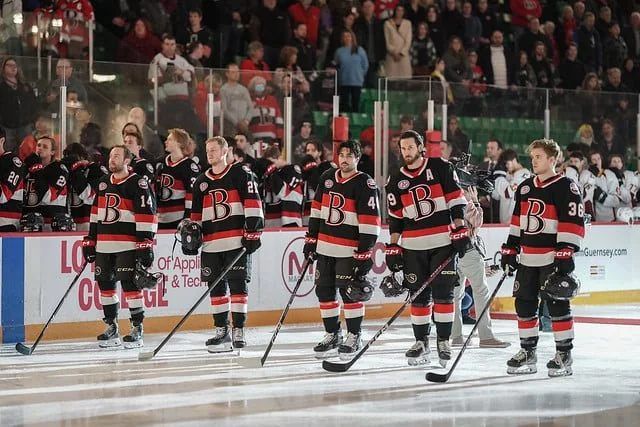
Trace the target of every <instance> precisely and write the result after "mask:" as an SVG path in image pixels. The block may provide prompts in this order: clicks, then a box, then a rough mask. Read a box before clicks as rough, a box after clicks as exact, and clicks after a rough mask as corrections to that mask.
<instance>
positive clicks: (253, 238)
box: [242, 230, 262, 255]
mask: <svg viewBox="0 0 640 427" xmlns="http://www.w3.org/2000/svg"><path fill="white" fill-rule="evenodd" d="M261 235H262V232H261V231H247V230H245V231H244V234H243V236H242V246H244V248H245V249H246V250H247V255H251V254H252V253H254V252H255V251H257V250H258V249H259V248H260V246H262V243H261V242H260V236H261Z"/></svg>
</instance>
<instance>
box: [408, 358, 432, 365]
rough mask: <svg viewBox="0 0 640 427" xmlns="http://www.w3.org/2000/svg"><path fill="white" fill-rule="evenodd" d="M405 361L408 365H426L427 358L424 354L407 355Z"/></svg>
mask: <svg viewBox="0 0 640 427" xmlns="http://www.w3.org/2000/svg"><path fill="white" fill-rule="evenodd" d="M407 363H408V364H409V366H419V365H426V364H428V363H429V358H428V357H425V356H420V357H407Z"/></svg>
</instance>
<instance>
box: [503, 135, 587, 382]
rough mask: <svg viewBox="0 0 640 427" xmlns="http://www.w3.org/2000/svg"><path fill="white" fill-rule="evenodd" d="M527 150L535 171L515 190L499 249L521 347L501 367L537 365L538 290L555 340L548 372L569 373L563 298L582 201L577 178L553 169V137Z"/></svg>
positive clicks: (571, 291) (515, 370)
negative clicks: (510, 275) (510, 276)
mask: <svg viewBox="0 0 640 427" xmlns="http://www.w3.org/2000/svg"><path fill="white" fill-rule="evenodd" d="M529 152H530V155H531V163H532V165H533V171H534V173H535V174H536V176H535V177H532V178H528V179H526V180H525V181H523V182H522V183H521V184H520V186H519V187H518V189H517V190H516V194H515V206H514V209H513V216H512V219H511V229H510V232H509V237H508V239H507V243H505V244H504V245H502V251H501V252H502V261H501V264H502V267H503V269H505V271H506V269H507V268H508V269H511V270H516V269H517V274H516V279H515V283H514V286H513V296H514V297H515V305H516V314H517V315H518V332H519V335H520V347H521V350H520V351H519V352H518V353H517V354H516V355H515V356H513V357H512V358H511V359H510V360H509V361H508V362H507V366H508V368H507V372H508V373H510V374H530V373H534V372H536V370H537V368H536V362H537V357H536V347H537V345H538V315H537V313H538V297H539V296H540V297H542V298H543V299H545V300H546V301H547V305H548V307H549V313H550V314H551V321H552V326H553V335H554V338H555V342H556V355H555V357H554V358H553V359H552V360H550V361H549V363H547V368H549V376H562V375H571V373H572V368H571V364H572V359H571V349H572V348H573V317H572V316H571V306H570V303H569V300H570V298H572V297H573V296H575V293H577V284H576V283H577V282H576V280H575V278H574V277H573V276H572V275H571V273H572V272H573V270H574V268H575V266H574V261H573V257H574V253H575V252H577V251H578V250H580V244H581V242H582V238H583V237H584V218H583V217H584V206H583V204H582V197H581V192H580V188H579V187H578V185H577V183H576V182H575V181H573V180H571V179H569V178H567V177H565V176H562V175H560V174H557V173H556V171H555V167H556V162H557V159H558V156H559V154H560V153H561V151H560V147H559V146H558V144H557V143H556V142H555V141H553V140H547V139H541V140H536V141H533V143H531V145H530V146H529ZM518 254H520V260H519V262H518V260H517V258H516V257H517V255H518ZM558 284H559V285H560V286H558Z"/></svg>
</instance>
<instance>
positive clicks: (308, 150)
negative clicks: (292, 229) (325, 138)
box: [300, 141, 337, 225]
mask: <svg viewBox="0 0 640 427" xmlns="http://www.w3.org/2000/svg"><path fill="white" fill-rule="evenodd" d="M336 167H337V166H336V165H335V164H334V163H333V162H331V161H330V160H324V161H323V160H322V145H321V144H320V143H319V142H318V141H307V142H306V144H305V156H304V157H303V158H302V161H301V162H300V168H301V169H302V178H303V179H304V193H303V195H304V201H303V203H304V206H303V214H302V221H303V224H304V225H308V224H309V216H310V215H311V203H312V202H313V199H314V197H315V194H316V188H318V184H319V183H320V176H322V174H323V173H325V172H326V171H328V170H329V169H331V168H336Z"/></svg>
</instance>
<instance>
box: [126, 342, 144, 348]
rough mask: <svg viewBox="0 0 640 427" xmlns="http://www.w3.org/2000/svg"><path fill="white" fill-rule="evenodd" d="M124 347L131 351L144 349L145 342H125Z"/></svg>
mask: <svg viewBox="0 0 640 427" xmlns="http://www.w3.org/2000/svg"><path fill="white" fill-rule="evenodd" d="M123 347H124V348H126V349H127V350H130V349H132V348H140V347H144V342H143V341H142V340H140V341H136V342H126V341H125V342H124V344H123Z"/></svg>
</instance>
